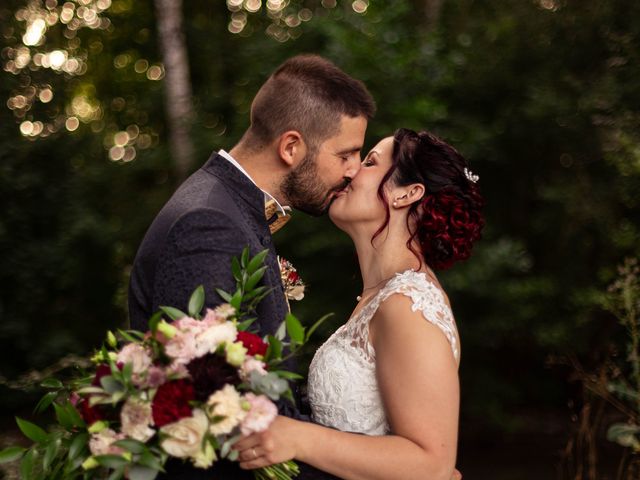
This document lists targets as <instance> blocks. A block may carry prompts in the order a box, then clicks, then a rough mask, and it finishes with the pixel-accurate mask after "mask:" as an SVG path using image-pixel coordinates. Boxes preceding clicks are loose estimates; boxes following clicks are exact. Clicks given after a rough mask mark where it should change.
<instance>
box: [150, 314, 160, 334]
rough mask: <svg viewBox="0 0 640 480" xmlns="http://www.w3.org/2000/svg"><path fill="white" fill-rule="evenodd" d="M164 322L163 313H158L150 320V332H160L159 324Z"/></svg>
mask: <svg viewBox="0 0 640 480" xmlns="http://www.w3.org/2000/svg"><path fill="white" fill-rule="evenodd" d="M160 320H162V311H159V312H156V313H154V314H153V316H152V317H151V318H150V319H149V330H150V331H151V332H152V333H155V332H156V331H157V330H158V323H160Z"/></svg>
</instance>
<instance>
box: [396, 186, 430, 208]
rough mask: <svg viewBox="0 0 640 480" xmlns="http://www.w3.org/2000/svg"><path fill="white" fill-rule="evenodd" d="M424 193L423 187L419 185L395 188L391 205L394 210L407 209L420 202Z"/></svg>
mask: <svg viewBox="0 0 640 480" xmlns="http://www.w3.org/2000/svg"><path fill="white" fill-rule="evenodd" d="M425 191H426V190H425V188H424V185H422V184H421V183H412V184H411V185H406V186H404V187H396V188H395V189H394V191H393V201H392V202H391V204H392V205H393V207H394V208H404V207H408V206H410V205H412V204H413V203H415V202H419V201H420V200H422V197H424V194H425Z"/></svg>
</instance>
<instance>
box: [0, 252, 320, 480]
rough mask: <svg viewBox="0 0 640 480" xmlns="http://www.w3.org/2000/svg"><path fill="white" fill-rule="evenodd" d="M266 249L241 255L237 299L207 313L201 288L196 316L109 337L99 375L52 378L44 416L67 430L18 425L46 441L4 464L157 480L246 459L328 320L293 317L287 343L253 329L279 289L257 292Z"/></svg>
mask: <svg viewBox="0 0 640 480" xmlns="http://www.w3.org/2000/svg"><path fill="white" fill-rule="evenodd" d="M266 253H267V252H266V251H264V252H261V253H259V254H258V255H257V256H255V257H253V258H250V257H249V252H248V249H245V250H244V251H243V253H242V256H241V257H240V259H237V258H234V259H233V262H232V271H233V275H234V277H235V279H236V281H237V289H236V291H235V292H234V293H233V294H230V293H227V292H223V291H220V290H219V291H218V293H219V294H220V295H221V297H222V298H223V299H225V300H226V301H227V302H228V303H226V304H223V305H220V306H219V307H217V308H215V309H213V310H211V309H203V306H204V300H205V298H204V289H203V288H202V287H198V288H197V289H196V291H195V292H194V293H193V295H192V296H191V299H190V301H189V305H188V311H187V313H183V312H182V311H180V310H178V309H176V308H172V307H161V310H160V311H159V312H158V313H156V314H155V315H154V316H153V317H152V318H151V319H150V321H149V331H147V332H138V331H134V330H128V331H122V330H120V331H118V332H117V333H116V334H114V333H112V332H108V334H107V339H106V342H105V344H104V345H103V347H102V348H101V349H100V350H99V351H98V352H97V353H96V354H95V356H94V357H93V358H92V362H93V363H94V365H95V368H93V369H92V370H91V371H89V372H85V373H84V375H82V376H81V377H80V378H76V379H73V380H72V381H70V382H67V383H66V384H63V383H62V382H60V381H59V380H55V379H49V380H47V381H45V382H44V383H43V386H45V387H47V388H49V389H50V390H51V391H50V392H49V393H47V394H46V395H45V396H44V397H43V398H42V400H41V401H40V402H39V404H38V405H37V406H36V411H37V412H41V411H43V410H45V409H46V408H48V407H49V406H51V405H52V406H53V408H54V411H55V416H56V420H57V423H56V424H55V425H54V426H53V427H52V428H50V429H49V431H45V430H44V429H42V428H41V427H39V426H37V425H36V424H34V423H31V422H28V421H26V420H23V419H20V418H17V419H16V420H17V423H18V426H19V428H20V430H21V431H22V432H23V433H24V435H26V436H27V437H28V438H29V439H30V440H32V441H33V442H34V443H33V445H32V446H31V447H30V448H28V449H24V448H21V447H9V448H7V449H5V450H3V451H2V452H0V462H6V461H13V460H17V459H18V458H22V461H21V465H20V469H21V478H23V479H45V478H46V479H65V480H66V479H74V478H83V479H93V478H108V479H109V480H116V479H120V478H129V479H130V480H152V479H154V478H155V477H156V476H157V475H158V473H159V472H160V471H163V465H164V464H165V462H166V461H167V460H168V458H169V457H175V458H180V459H183V460H184V461H189V462H191V463H192V464H193V465H194V466H195V467H197V468H208V467H211V466H212V465H214V463H215V462H216V461H217V460H218V459H220V458H227V459H229V460H236V459H237V455H238V453H237V452H236V451H235V450H233V449H232V448H231V447H232V446H233V444H234V443H235V442H236V441H237V440H239V439H240V437H241V436H242V435H249V434H251V433H253V432H260V431H264V430H266V429H267V428H268V427H269V425H270V423H271V422H272V421H273V420H274V419H275V417H276V415H277V414H278V409H277V407H276V405H275V404H274V401H277V400H279V399H281V398H284V399H289V400H293V397H292V393H291V390H290V389H289V384H288V382H287V380H291V379H296V378H299V376H298V375H296V374H294V373H292V372H288V371H286V370H282V369H281V366H282V364H283V362H284V361H285V360H286V359H288V358H289V357H290V356H291V355H294V354H295V353H296V351H297V350H298V349H299V348H300V347H301V346H302V345H304V343H305V342H306V341H307V340H308V338H309V335H310V334H311V333H312V331H313V330H315V328H316V327H317V326H318V324H319V323H320V322H321V321H322V320H323V319H321V320H319V321H318V322H317V323H316V324H315V325H314V326H313V327H311V328H310V329H309V331H308V332H305V329H304V327H302V325H301V324H300V322H299V321H298V320H297V319H296V318H295V317H294V316H293V315H291V314H289V315H287V317H286V318H285V321H284V322H283V325H282V326H281V328H280V329H279V330H278V332H277V333H276V334H275V335H269V336H267V337H266V338H264V339H263V338H261V337H259V336H258V335H256V334H254V333H251V331H250V328H251V324H252V322H253V321H254V320H255V318H251V317H250V315H251V313H252V312H254V311H255V307H256V306H257V304H258V302H259V301H260V300H261V299H262V298H264V296H265V295H267V294H268V293H269V291H268V290H267V289H266V287H264V286H257V285H258V283H259V281H260V279H261V278H262V276H263V274H264V271H265V269H266V267H264V266H263V262H264V258H265V256H266ZM203 310H204V311H203ZM285 332H286V333H287V334H288V337H289V338H288V341H287V342H285ZM285 351H287V352H288V353H287V354H286V355H284V354H283V352H285ZM297 473H298V467H297V465H296V464H295V463H294V462H285V463H281V464H278V465H274V466H270V467H266V468H262V469H258V470H255V471H254V474H255V477H256V479H274V478H278V479H283V480H285V479H290V478H291V477H292V476H295V475H297Z"/></svg>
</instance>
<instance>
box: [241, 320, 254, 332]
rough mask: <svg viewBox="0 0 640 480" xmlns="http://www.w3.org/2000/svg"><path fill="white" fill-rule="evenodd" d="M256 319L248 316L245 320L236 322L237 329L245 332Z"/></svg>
mask: <svg viewBox="0 0 640 480" xmlns="http://www.w3.org/2000/svg"><path fill="white" fill-rule="evenodd" d="M256 320H257V319H256V318H248V319H247V320H245V321H243V322H240V323H239V324H238V330H239V331H241V332H246V331H247V330H248V329H249V327H250V326H251V325H252V324H253V322H255V321H256Z"/></svg>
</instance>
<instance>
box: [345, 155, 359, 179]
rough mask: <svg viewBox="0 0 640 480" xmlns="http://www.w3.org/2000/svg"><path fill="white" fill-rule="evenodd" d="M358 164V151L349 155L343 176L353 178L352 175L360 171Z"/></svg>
mask: <svg viewBox="0 0 640 480" xmlns="http://www.w3.org/2000/svg"><path fill="white" fill-rule="evenodd" d="M360 165H361V162H360V153H356V154H355V155H351V157H350V158H349V163H348V164H347V170H346V171H345V172H344V176H345V178H348V179H350V180H353V177H355V176H356V175H357V174H358V172H359V171H360Z"/></svg>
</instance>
